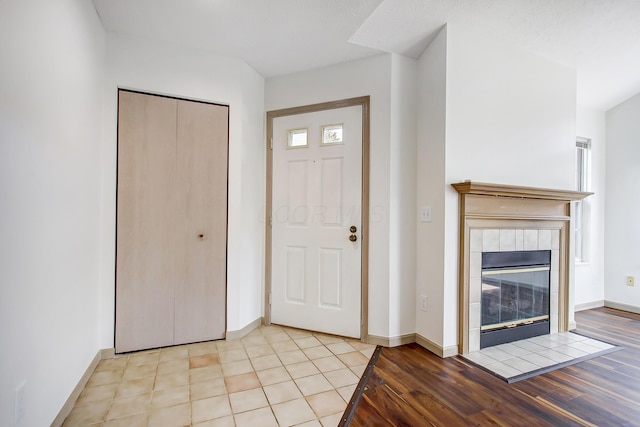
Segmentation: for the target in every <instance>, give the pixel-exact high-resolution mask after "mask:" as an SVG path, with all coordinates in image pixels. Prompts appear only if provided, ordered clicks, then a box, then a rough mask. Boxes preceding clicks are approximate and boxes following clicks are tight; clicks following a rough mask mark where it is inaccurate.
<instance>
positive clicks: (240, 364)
mask: <svg viewBox="0 0 640 427" xmlns="http://www.w3.org/2000/svg"><path fill="white" fill-rule="evenodd" d="M248 372H253V366H251V362H250V361H249V359H247V360H239V361H237V362H231V363H225V364H223V365H222V373H223V374H224V376H225V377H228V376H231V375H240V374H246V373H248Z"/></svg>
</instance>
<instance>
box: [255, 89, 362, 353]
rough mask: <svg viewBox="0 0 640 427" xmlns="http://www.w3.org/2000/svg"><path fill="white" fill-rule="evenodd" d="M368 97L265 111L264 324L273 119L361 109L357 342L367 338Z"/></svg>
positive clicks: (267, 318) (269, 267)
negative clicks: (360, 222) (327, 111)
mask: <svg viewBox="0 0 640 427" xmlns="http://www.w3.org/2000/svg"><path fill="white" fill-rule="evenodd" d="M369 104H370V96H361V97H357V98H349V99H342V100H339V101H330V102H322V103H319V104H311V105H304V106H300V107H292V108H284V109H281V110H273V111H267V144H266V150H267V177H266V208H265V218H264V219H265V292H264V307H265V309H264V324H265V325H270V324H271V276H272V266H273V265H272V263H273V258H272V256H273V254H272V247H271V245H272V239H273V236H272V226H271V224H272V217H271V210H272V207H273V120H274V119H276V118H279V117H285V116H293V115H297V114H306V113H315V112H318V111H325V110H334V109H338V108H345V107H354V106H361V107H362V177H361V181H362V200H361V215H362V224H361V230H362V232H361V243H362V251H361V261H362V262H361V267H360V268H361V271H360V289H361V291H360V340H361V341H362V342H367V340H368V337H369V143H370V132H369V125H370V113H369V112H370V110H369Z"/></svg>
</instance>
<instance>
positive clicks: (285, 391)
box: [263, 381, 302, 405]
mask: <svg viewBox="0 0 640 427" xmlns="http://www.w3.org/2000/svg"><path fill="white" fill-rule="evenodd" d="M263 390H264V393H265V394H266V395H267V399H268V400H269V403H270V404H271V405H276V404H278V403H282V402H288V401H289V400H295V399H299V398H301V397H302V393H300V390H299V389H298V386H297V385H296V383H294V382H293V381H285V382H282V383H277V384H272V385H268V386H266V387H264V388H263Z"/></svg>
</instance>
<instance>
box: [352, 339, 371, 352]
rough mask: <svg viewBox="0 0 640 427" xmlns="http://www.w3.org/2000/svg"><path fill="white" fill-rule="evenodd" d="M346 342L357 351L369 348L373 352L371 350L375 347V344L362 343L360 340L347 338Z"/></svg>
mask: <svg viewBox="0 0 640 427" xmlns="http://www.w3.org/2000/svg"><path fill="white" fill-rule="evenodd" d="M347 344H349V345H350V346H351V347H353V348H355V349H356V350H358V351H366V350H371V351H372V352H373V350H375V349H376V345H375V344H367V343H364V342H362V341H357V340H348V341H347Z"/></svg>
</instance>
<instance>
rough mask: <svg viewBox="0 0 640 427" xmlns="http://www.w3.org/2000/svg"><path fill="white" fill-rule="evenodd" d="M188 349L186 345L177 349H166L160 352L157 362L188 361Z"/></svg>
mask: <svg viewBox="0 0 640 427" xmlns="http://www.w3.org/2000/svg"><path fill="white" fill-rule="evenodd" d="M188 358H189V347H188V346H186V345H180V346H177V347H167V348H163V349H161V350H160V360H159V362H168V361H170V360H176V359H188Z"/></svg>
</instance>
